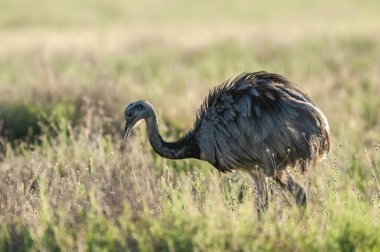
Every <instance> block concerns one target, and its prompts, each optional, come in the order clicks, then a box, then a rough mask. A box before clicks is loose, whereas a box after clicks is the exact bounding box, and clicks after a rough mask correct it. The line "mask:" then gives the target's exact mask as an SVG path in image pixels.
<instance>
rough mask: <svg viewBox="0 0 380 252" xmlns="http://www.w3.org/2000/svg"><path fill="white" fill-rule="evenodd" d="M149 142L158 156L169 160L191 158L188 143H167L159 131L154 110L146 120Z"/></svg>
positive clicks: (151, 110)
mask: <svg viewBox="0 0 380 252" xmlns="http://www.w3.org/2000/svg"><path fill="white" fill-rule="evenodd" d="M145 121H146V126H147V131H148V137H149V142H150V144H151V145H152V148H153V149H154V151H155V152H157V154H159V155H160V156H162V157H165V158H169V159H184V158H188V157H189V153H188V151H187V150H188V143H187V141H183V140H184V139H182V141H181V140H180V141H177V142H172V143H168V142H165V141H164V140H163V139H162V137H161V135H160V133H159V131H158V123H157V115H156V112H155V111H154V109H153V108H151V109H150V112H149V114H148V116H147V117H146V118H145Z"/></svg>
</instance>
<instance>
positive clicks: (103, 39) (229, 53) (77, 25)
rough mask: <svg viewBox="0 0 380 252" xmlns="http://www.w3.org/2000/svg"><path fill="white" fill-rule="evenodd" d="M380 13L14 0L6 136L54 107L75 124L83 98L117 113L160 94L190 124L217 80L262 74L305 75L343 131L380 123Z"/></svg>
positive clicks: (6, 31) (4, 33)
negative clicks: (378, 96) (254, 73)
mask: <svg viewBox="0 0 380 252" xmlns="http://www.w3.org/2000/svg"><path fill="white" fill-rule="evenodd" d="M379 9H380V3H379V2H378V1H371V0H364V1H360V3H359V2H357V1H343V0H334V1H301V0H285V1H272V0H270V1H265V2H262V1H244V0H243V1H238V2H231V1H207V2H204V1H192V2H188V1H149V0H145V1H118V0H116V1H100V0H83V1H74V0H68V1H64V2H59V1H47V0H46V1H45V0H42V1H38V2H32V1H23V0H12V1H4V0H3V1H1V8H0V38H1V46H0V103H1V104H0V116H1V118H2V121H3V123H2V132H3V133H4V134H5V133H6V135H8V136H9V137H11V138H24V137H25V136H27V135H28V134H31V129H32V131H33V132H38V131H39V129H38V126H37V121H38V120H41V119H42V117H46V116H52V113H53V112H54V113H58V114H60V115H59V116H64V117H67V118H69V119H70V120H72V121H75V120H77V119H78V118H77V117H79V116H80V114H81V113H80V109H81V108H80V107H81V106H82V105H83V99H87V100H89V101H91V102H93V103H97V104H98V105H100V106H101V107H102V108H103V109H104V110H105V112H106V116H107V117H109V118H111V119H113V120H122V119H123V118H122V112H123V109H124V107H125V106H126V105H127V104H128V103H129V102H131V101H133V100H138V99H146V100H150V101H151V102H152V103H153V104H154V105H156V107H157V108H159V114H160V115H161V116H162V117H164V119H165V120H168V121H170V122H171V123H174V124H177V125H176V126H178V127H180V128H181V129H182V128H187V127H190V126H191V124H192V120H193V118H194V114H195V112H196V110H197V108H198V107H199V104H200V103H201V102H202V101H203V98H204V97H205V96H206V95H207V92H208V89H209V88H210V87H213V86H215V85H218V84H220V83H221V82H223V81H225V80H226V79H228V78H233V77H234V76H236V75H238V74H240V73H241V72H252V71H259V70H265V71H269V72H275V73H279V74H282V75H284V76H286V77H287V78H289V79H290V80H292V81H293V82H295V83H297V84H298V85H299V86H300V88H301V89H302V90H304V91H305V92H307V93H308V94H310V96H311V97H312V98H313V99H314V100H316V101H317V104H318V105H320V106H321V107H322V109H323V110H324V111H326V113H327V115H328V117H329V118H330V120H331V121H332V123H333V127H332V130H333V131H334V133H337V134H338V133H339V132H341V133H342V134H343V132H342V130H343V131H344V129H341V128H342V127H343V128H347V127H351V128H353V129H360V128H361V127H365V129H366V131H371V129H373V128H376V127H377V129H378V127H379V126H378V119H377V118H378V116H379V114H378V109H377V106H378V105H379V104H378V103H379V101H378V100H379V99H378V98H376V97H375V96H377V93H376V92H375V91H379V86H380V85H379V77H378V76H379V72H378V69H380V68H379V64H380V63H379V60H378V59H379V58H380V57H379V56H380V53H379V36H380V26H379V23H380V22H379V21H380V16H379V15H378V10H379ZM371 97H373V98H371ZM331 98H334V99H331ZM342 122H344V123H342ZM343 125H344V126H343ZM28 132H29V133H28ZM361 133H363V132H361ZM368 134H369V136H367V133H366V134H364V135H363V134H360V136H361V137H362V138H363V139H364V140H368V141H370V139H371V138H372V137H375V138H377V139H379V136H378V134H375V136H373V134H371V133H370V132H369V133H368ZM367 138H368V139H367Z"/></svg>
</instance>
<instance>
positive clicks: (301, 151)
mask: <svg viewBox="0 0 380 252" xmlns="http://www.w3.org/2000/svg"><path fill="white" fill-rule="evenodd" d="M192 133H195V137H196V142H197V145H198V146H199V149H200V157H201V159H203V160H206V161H208V162H210V163H211V164H212V165H214V166H215V167H216V168H217V169H219V170H220V171H222V172H226V171H230V170H232V169H244V170H250V169H254V168H259V169H260V170H261V171H263V172H264V173H266V174H267V175H273V172H274V171H275V170H276V169H278V168H280V167H283V166H287V165H290V166H300V167H301V169H302V170H303V171H304V170H305V169H306V168H307V167H308V166H309V165H312V164H313V163H314V162H315V161H316V160H317V159H318V158H320V157H321V156H323V155H325V154H327V153H328V151H329V148H330V140H329V126H328V122H327V119H326V117H325V116H324V114H323V113H322V112H321V111H320V109H319V108H317V107H316V106H315V105H314V103H313V102H312V101H311V99H310V98H309V97H308V96H307V95H305V94H304V93H302V92H301V91H299V90H298V89H297V88H296V86H295V85H294V84H293V83H291V82H290V81H288V80H287V79H286V78H284V77H283V76H280V75H277V74H271V73H266V72H255V73H243V74H241V75H239V76H238V77H237V78H235V79H234V80H232V81H227V82H226V83H224V84H222V85H220V86H217V87H215V88H214V89H213V90H211V91H210V94H209V95H208V96H207V97H206V99H205V101H204V103H203V105H202V106H201V108H200V109H199V111H198V113H197V118H196V121H195V125H194V128H193V130H192Z"/></svg>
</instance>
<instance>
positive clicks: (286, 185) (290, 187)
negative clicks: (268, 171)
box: [275, 169, 307, 207]
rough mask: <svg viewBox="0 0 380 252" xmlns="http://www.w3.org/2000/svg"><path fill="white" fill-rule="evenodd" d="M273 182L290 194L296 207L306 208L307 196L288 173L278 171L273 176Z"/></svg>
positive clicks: (283, 170)
mask: <svg viewBox="0 0 380 252" xmlns="http://www.w3.org/2000/svg"><path fill="white" fill-rule="evenodd" d="M275 180H276V181H277V182H278V183H279V184H280V185H281V187H282V188H283V189H284V190H287V191H288V192H290V193H291V194H292V195H293V197H294V199H295V200H296V204H297V205H298V206H302V207H306V202H307V196H306V191H305V189H304V188H303V187H302V186H301V185H300V184H299V183H298V182H297V181H296V180H295V179H294V178H293V177H292V175H290V174H289V173H288V171H287V170H285V169H282V170H278V171H277V172H276V174H275Z"/></svg>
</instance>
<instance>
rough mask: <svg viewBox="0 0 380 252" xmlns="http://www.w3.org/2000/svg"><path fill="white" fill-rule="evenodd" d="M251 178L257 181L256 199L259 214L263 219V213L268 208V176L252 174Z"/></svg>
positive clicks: (257, 173)
mask: <svg viewBox="0 0 380 252" xmlns="http://www.w3.org/2000/svg"><path fill="white" fill-rule="evenodd" d="M251 176H252V178H253V180H254V181H255V185H256V186H255V199H256V207H257V214H258V216H259V218H261V216H262V214H263V212H264V211H265V210H266V209H267V208H268V198H269V195H268V186H267V183H266V180H267V178H266V176H265V175H263V174H261V173H260V172H251Z"/></svg>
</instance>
